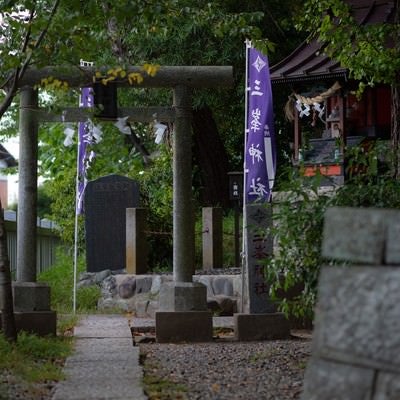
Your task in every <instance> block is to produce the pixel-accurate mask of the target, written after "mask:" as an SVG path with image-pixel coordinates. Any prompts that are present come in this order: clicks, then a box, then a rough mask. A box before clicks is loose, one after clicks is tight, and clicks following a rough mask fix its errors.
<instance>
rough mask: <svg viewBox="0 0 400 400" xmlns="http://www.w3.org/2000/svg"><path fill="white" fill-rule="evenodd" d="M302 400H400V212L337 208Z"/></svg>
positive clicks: (329, 225) (327, 236)
mask: <svg viewBox="0 0 400 400" xmlns="http://www.w3.org/2000/svg"><path fill="white" fill-rule="evenodd" d="M322 251H323V255H324V257H326V258H328V259H336V260H339V261H341V263H340V264H342V265H338V266H324V267H323V268H322V271H321V275H320V279H319V289H318V302H317V308H316V316H315V329H314V333H313V347H312V358H311V360H310V362H309V364H308V366H307V370H306V374H305V381H304V389H303V393H302V400H317V399H318V400H334V399H340V400H398V399H400V211H397V210H382V209H372V208H368V209H367V208H364V209H362V208H361V209H355V208H341V207H334V208H332V209H329V210H328V211H327V213H326V216H325V222H324V237H323V248H322Z"/></svg>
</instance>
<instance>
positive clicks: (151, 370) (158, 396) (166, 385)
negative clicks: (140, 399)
mask: <svg viewBox="0 0 400 400" xmlns="http://www.w3.org/2000/svg"><path fill="white" fill-rule="evenodd" d="M140 363H141V364H142V366H143V380H142V382H143V389H144V392H145V394H146V395H147V396H148V398H149V400H171V399H175V400H186V399H187V395H186V392H187V391H188V389H187V387H186V386H185V385H183V384H181V383H177V382H174V381H172V380H171V379H168V378H166V377H164V376H162V375H161V369H160V368H159V366H158V365H157V364H156V363H155V362H154V361H153V362H150V361H149V360H148V359H147V358H146V354H144V353H141V354H140Z"/></svg>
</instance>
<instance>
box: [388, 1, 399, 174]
mask: <svg viewBox="0 0 400 400" xmlns="http://www.w3.org/2000/svg"><path fill="white" fill-rule="evenodd" d="M399 5H400V0H396V3H395V14H394V24H395V26H399V23H400V15H399V12H400V10H399ZM399 29H400V28H397V31H396V33H395V35H394V43H395V46H396V49H397V52H398V53H400V43H399V39H400V32H399ZM399 79H400V71H398V72H397V77H396V82H395V83H394V85H393V86H392V107H391V127H390V128H391V139H392V150H393V175H394V177H395V178H396V179H399V178H400V121H399V118H400V81H399Z"/></svg>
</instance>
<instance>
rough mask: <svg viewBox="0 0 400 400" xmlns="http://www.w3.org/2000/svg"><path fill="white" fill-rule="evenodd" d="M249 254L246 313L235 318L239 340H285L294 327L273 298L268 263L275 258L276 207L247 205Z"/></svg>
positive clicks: (246, 263) (243, 297) (244, 308)
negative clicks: (273, 223)
mask: <svg viewBox="0 0 400 400" xmlns="http://www.w3.org/2000/svg"><path fill="white" fill-rule="evenodd" d="M246 215H247V220H246V236H245V241H246V246H245V248H246V251H245V257H246V262H245V269H244V274H243V283H242V284H243V290H242V312H241V313H238V314H235V315H234V325H235V337H236V339H237V340H242V341H251V340H270V339H285V338H287V337H289V335H290V324H289V321H288V320H287V319H286V317H285V315H284V314H283V313H281V312H276V311H277V307H276V304H274V303H273V302H272V301H271V298H270V296H269V284H268V282H267V279H266V276H265V268H266V267H265V260H266V259H267V258H269V257H273V239H272V236H271V233H270V232H269V228H270V227H271V226H272V207H271V205H270V204H268V203H253V204H247V205H246Z"/></svg>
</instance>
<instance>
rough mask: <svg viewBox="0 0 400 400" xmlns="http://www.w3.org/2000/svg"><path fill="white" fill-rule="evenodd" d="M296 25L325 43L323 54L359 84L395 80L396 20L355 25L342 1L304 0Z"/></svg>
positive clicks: (398, 60)
mask: <svg viewBox="0 0 400 400" xmlns="http://www.w3.org/2000/svg"><path fill="white" fill-rule="evenodd" d="M298 27H299V28H300V29H306V30H308V31H309V32H310V33H311V37H317V38H318V39H319V40H320V41H322V42H324V43H326V48H325V51H326V52H327V54H328V55H329V56H330V57H332V58H334V59H336V60H338V61H339V62H340V63H341V64H342V65H343V66H344V67H346V68H348V69H349V72H350V76H351V77H352V78H354V79H357V80H360V81H362V84H364V85H365V84H368V85H372V86H373V85H374V84H376V83H387V84H394V83H396V74H397V72H398V71H399V69H400V53H399V50H400V49H399V47H398V46H397V45H393V44H396V43H398V38H399V34H400V26H399V24H398V23H394V24H388V23H377V24H370V25H359V24H357V23H356V21H355V20H354V16H353V14H352V12H351V8H350V6H349V4H348V3H347V2H346V1H343V0H307V1H306V2H305V3H304V12H303V13H302V14H301V18H300V22H299V24H298ZM391 44H392V45H391Z"/></svg>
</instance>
